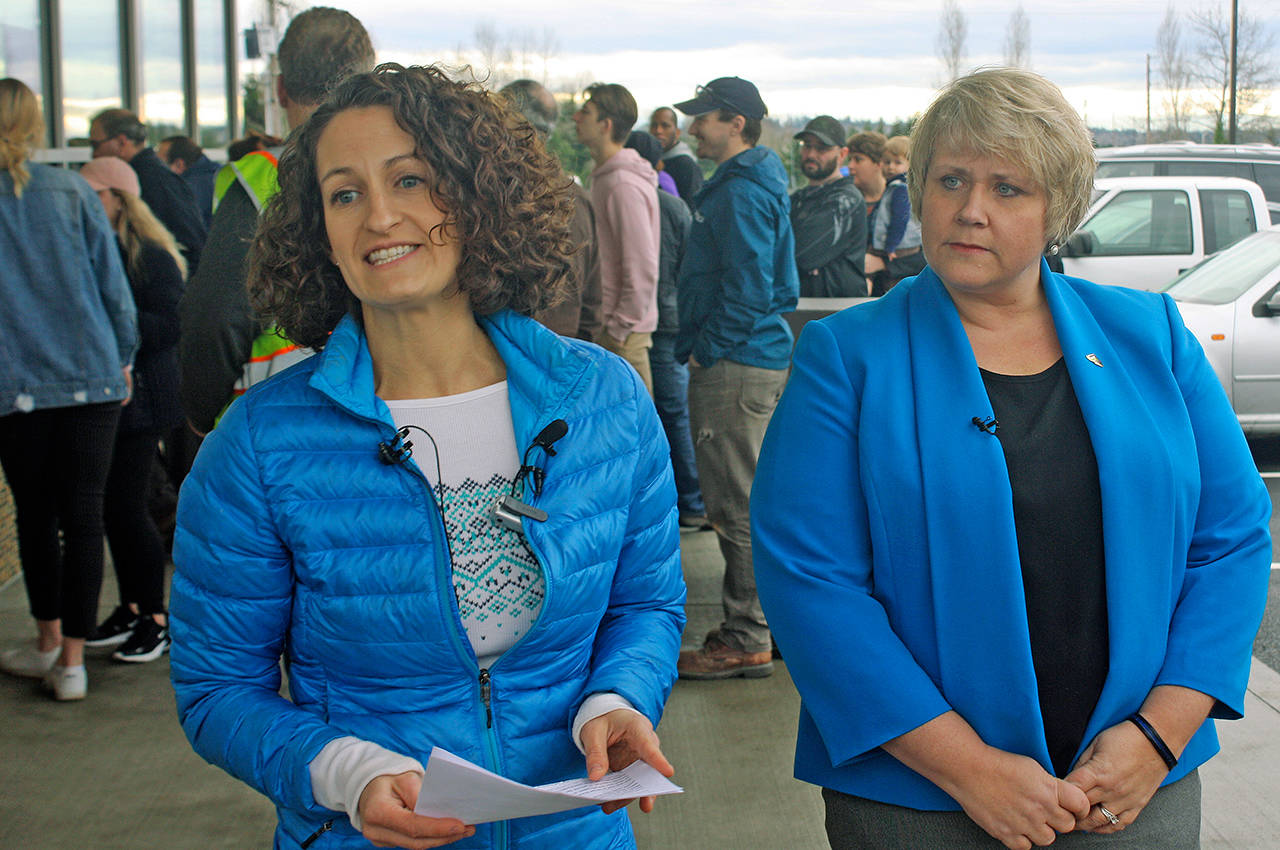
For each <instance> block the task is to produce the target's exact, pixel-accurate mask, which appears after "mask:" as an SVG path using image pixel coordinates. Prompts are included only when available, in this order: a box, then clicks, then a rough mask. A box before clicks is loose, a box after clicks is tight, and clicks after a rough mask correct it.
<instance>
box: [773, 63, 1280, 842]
mask: <svg viewBox="0 0 1280 850" xmlns="http://www.w3.org/2000/svg"><path fill="white" fill-rule="evenodd" d="M912 150H913V156H912V162H911V171H910V176H909V180H910V186H911V193H912V202H913V205H914V207H915V209H916V210H917V211H918V212H919V215H920V218H921V223H922V228H923V237H924V251H925V254H926V256H927V258H928V261H929V267H928V268H926V269H925V271H924V272H923V273H922V274H920V275H919V276H917V277H915V278H912V279H909V280H906V281H903V283H901V284H899V286H898V287H896V288H895V289H894V290H893V291H892V292H890V293H889V294H888V295H886V296H885V297H884V298H882V299H880V300H879V301H877V302H875V303H872V304H867V305H864V306H860V307H856V308H854V309H851V310H848V311H845V312H842V313H839V314H837V315H834V316H831V317H828V318H826V319H823V320H822V321H819V322H815V323H811V324H810V325H809V326H808V327H806V329H805V331H804V333H803V334H802V336H801V338H800V341H799V344H798V346H797V349H796V354H795V363H794V367H793V372H792V376H791V379H790V383H789V385H788V387H787V390H786V393H785V395H784V396H783V399H782V402H781V403H780V405H779V407H778V410H777V412H776V413H775V414H774V417H773V421H772V424H771V425H770V428H769V432H768V437H767V438H766V440H765V443H764V450H763V452H762V454H761V457H760V465H759V469H758V470H757V472H756V478H755V486H754V490H753V493H752V505H751V507H752V528H753V539H754V541H755V552H756V573H757V575H756V578H757V582H758V585H759V592H760V598H761V601H762V602H763V603H764V607H765V611H766V613H767V615H768V618H769V623H770V625H771V626H772V628H773V630H774V633H775V635H776V639H777V642H778V645H779V647H780V648H781V650H782V653H783V655H784V656H785V658H786V660H787V664H788V668H789V670H790V672H791V675H792V677H793V679H794V680H795V683H796V686H797V687H798V688H799V691H800V694H801V697H802V699H803V709H802V713H801V718H800V731H799V740H798V743H797V752H796V776H797V777H798V778H800V779H803V780H805V781H808V782H812V783H815V784H817V785H820V786H822V787H823V789H824V790H823V797H824V801H825V803H826V807H827V808H826V825H827V832H828V835H829V837H830V839H831V844H832V847H833V848H835V850H841V848H852V847H875V848H881V849H882V848H893V847H903V848H907V847H912V848H918V847H948V848H954V847H975V848H976V847H992V848H999V847H1001V846H1004V847H1009V848H1029V847H1031V846H1033V845H1034V846H1046V845H1049V844H1054V843H1056V844H1058V845H1059V846H1065V847H1091V846H1095V845H1097V846H1102V845H1105V846H1107V847H1115V846H1142V847H1162V848H1170V847H1197V846H1199V845H1198V836H1199V813H1200V788H1199V780H1198V777H1197V774H1196V768H1197V767H1198V766H1199V765H1200V764H1202V763H1203V762H1204V761H1205V760H1207V759H1208V758H1210V757H1211V756H1212V755H1213V754H1214V753H1215V752H1216V751H1217V749H1218V743H1217V738H1216V734H1215V731H1214V719H1235V718H1238V717H1240V716H1241V713H1242V711H1243V700H1244V693H1245V686H1246V683H1247V679H1248V671H1249V661H1250V652H1251V646H1252V641H1253V637H1254V635H1255V633H1256V631H1257V628H1258V624H1259V622H1260V619H1261V616H1262V611H1263V606H1264V603H1265V598H1266V592H1267V582H1268V578H1269V573H1270V569H1269V565H1270V559H1271V543H1270V537H1269V535H1268V530H1267V523H1268V518H1269V514H1270V501H1269V499H1268V496H1267V493H1266V490H1265V488H1264V487H1263V485H1262V482H1261V480H1260V478H1259V476H1258V474H1257V471H1256V469H1255V467H1254V464H1253V462H1252V459H1251V457H1250V454H1249V450H1248V447H1247V445H1246V443H1245V440H1244V438H1243V436H1242V434H1241V432H1240V429H1239V426H1238V425H1237V423H1236V420H1235V417H1234V415H1233V413H1232V411H1231V408H1230V406H1229V404H1228V402H1227V400H1226V397H1225V395H1224V393H1223V392H1222V389H1221V387H1220V386H1219V384H1218V382H1217V380H1216V378H1215V377H1214V373H1213V371H1212V369H1211V368H1210V367H1209V365H1208V363H1207V362H1206V360H1205V358H1204V355H1203V353H1202V351H1201V350H1200V347H1199V345H1198V344H1197V343H1196V341H1195V339H1194V338H1193V337H1192V336H1191V334H1190V333H1189V332H1188V331H1187V330H1186V328H1185V327H1184V326H1183V323H1182V320H1181V318H1180V317H1179V315H1178V312H1177V309H1176V307H1175V306H1174V304H1173V302H1172V301H1171V300H1170V299H1169V298H1168V296H1164V295H1155V294H1151V293H1145V292H1136V291H1132V290H1128V289H1123V288H1119V287H1103V286H1097V285H1094V284H1091V283H1088V282H1086V281H1082V280H1078V279H1074V278H1068V277H1063V276H1061V275H1057V274H1053V273H1052V272H1050V271H1049V269H1048V266H1047V265H1046V264H1045V263H1044V262H1043V260H1042V256H1041V255H1042V253H1043V251H1044V250H1045V249H1046V247H1048V248H1049V249H1052V247H1053V246H1054V245H1056V244H1059V243H1061V242H1062V241H1063V240H1064V239H1065V238H1066V236H1067V235H1069V234H1070V233H1071V231H1072V230H1073V229H1074V228H1075V226H1076V225H1077V224H1078V222H1079V221H1080V218H1081V216H1082V215H1083V213H1084V211H1085V209H1086V207H1087V205H1088V201H1089V193H1090V188H1091V186H1092V178H1093V171H1094V160H1093V151H1092V145H1091V143H1090V139H1089V135H1088V131H1087V129H1086V128H1085V126H1084V124H1083V122H1082V121H1081V120H1080V118H1079V116H1078V115H1077V114H1076V113H1075V112H1074V111H1073V110H1072V109H1071V107H1070V106H1069V105H1068V104H1067V103H1066V101H1065V99H1064V98H1063V97H1062V95H1061V93H1060V92H1059V91H1058V90H1057V88H1056V87H1054V86H1053V85H1052V84H1051V83H1049V82H1048V81H1046V80H1044V79H1043V78H1041V77H1038V76H1036V75H1034V74H1031V73H1028V72H1024V71H1017V70H1011V69H993V70H985V71H980V72H977V73H975V74H973V75H970V76H968V77H965V78H962V79H960V80H957V81H956V82H954V83H952V84H951V85H950V86H949V87H948V88H947V89H946V90H944V91H943V93H942V94H941V95H940V96H939V98H938V99H937V101H935V103H934V104H933V105H932V106H931V107H930V109H929V111H928V112H927V113H926V114H925V116H924V117H923V118H922V119H921V120H920V122H919V123H918V124H917V126H916V129H915V134H914V136H913V144H912ZM1117 833H1123V835H1118V834H1117ZM1126 841H1127V842H1129V843H1128V844H1124V842H1126Z"/></svg>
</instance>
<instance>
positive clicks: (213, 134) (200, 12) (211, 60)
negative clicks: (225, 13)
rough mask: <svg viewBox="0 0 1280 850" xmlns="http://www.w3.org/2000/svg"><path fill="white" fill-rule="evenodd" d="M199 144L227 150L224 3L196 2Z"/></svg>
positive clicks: (228, 137)
mask: <svg viewBox="0 0 1280 850" xmlns="http://www.w3.org/2000/svg"><path fill="white" fill-rule="evenodd" d="M195 24H196V25H195V31H196V120H197V121H198V122H199V124H200V127H199V132H198V134H197V136H196V144H198V145H200V146H201V147H205V148H220V147H224V146H225V145H226V144H227V143H228V142H230V141H231V139H230V136H229V133H228V132H227V79H226V67H227V66H226V45H225V40H224V39H223V37H222V36H223V30H222V0H196V20H195Z"/></svg>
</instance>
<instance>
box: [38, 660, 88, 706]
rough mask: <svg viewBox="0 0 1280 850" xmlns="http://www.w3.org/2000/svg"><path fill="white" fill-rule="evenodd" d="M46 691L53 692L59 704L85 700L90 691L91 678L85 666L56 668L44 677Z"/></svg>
mask: <svg viewBox="0 0 1280 850" xmlns="http://www.w3.org/2000/svg"><path fill="white" fill-rule="evenodd" d="M44 686H45V689H46V690H50V691H53V698H54V699H56V700H58V701H59V702H66V701H67V700H73V699H84V696H85V694H86V693H88V691H89V677H88V675H86V673H85V671H84V665H83V664H81V665H78V666H76V667H62V666H55V667H54V668H53V669H52V670H50V671H49V672H48V673H47V674H45V677H44Z"/></svg>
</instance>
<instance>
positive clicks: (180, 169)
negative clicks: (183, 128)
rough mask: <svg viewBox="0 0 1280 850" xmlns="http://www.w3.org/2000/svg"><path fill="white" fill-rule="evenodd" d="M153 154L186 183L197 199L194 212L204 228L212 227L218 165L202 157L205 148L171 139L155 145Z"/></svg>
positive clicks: (183, 138)
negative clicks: (197, 212)
mask: <svg viewBox="0 0 1280 850" xmlns="http://www.w3.org/2000/svg"><path fill="white" fill-rule="evenodd" d="M156 153H158V154H159V155H160V158H161V159H162V160H164V162H165V164H166V165H168V166H169V170H170V171H172V172H173V173H174V174H176V175H178V176H179V177H181V178H182V179H183V180H185V181H186V183H187V185H188V186H190V187H191V192H192V194H194V195H195V196H196V208H197V209H199V210H200V214H201V215H202V216H204V226H205V227H206V228H207V227H209V225H210V224H212V223H213V181H214V180H215V179H216V178H217V176H218V168H219V166H218V163H216V162H214V161H213V160H211V159H209V157H208V156H206V155H205V152H204V148H202V147H200V146H199V145H197V144H196V143H195V142H194V141H193V140H192V139H191V138H190V137H189V136H170V137H169V138H167V139H163V140H161V142H160V144H158V145H156Z"/></svg>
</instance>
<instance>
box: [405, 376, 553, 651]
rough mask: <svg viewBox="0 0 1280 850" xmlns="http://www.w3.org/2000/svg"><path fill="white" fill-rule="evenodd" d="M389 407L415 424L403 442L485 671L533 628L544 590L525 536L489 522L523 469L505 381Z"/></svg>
mask: <svg viewBox="0 0 1280 850" xmlns="http://www.w3.org/2000/svg"><path fill="white" fill-rule="evenodd" d="M386 404H387V407H388V408H390V410H391V416H392V418H393V419H394V420H395V423H396V427H397V428H404V427H406V426H410V425H412V426H416V427H415V428H411V429H410V431H409V436H408V437H406V438H405V439H406V440H408V441H409V442H412V443H413V460H414V462H416V463H417V465H418V468H419V469H420V470H422V474H423V475H425V476H426V477H427V481H428V482H430V484H431V488H432V492H433V494H434V495H435V499H436V503H437V504H439V505H441V508H442V512H443V514H444V525H445V534H446V536H447V537H448V538H449V552H450V556H451V559H452V562H453V590H454V594H455V596H456V597H457V600H458V613H459V614H460V615H461V617H462V626H463V628H464V629H466V632H467V638H468V639H469V640H470V642H471V648H472V649H474V650H475V653H476V659H477V661H478V662H479V664H480V667H481V668H482V669H483V668H487V667H489V666H490V665H491V664H493V662H494V661H497V659H498V656H500V655H501V654H502V653H504V652H506V651H507V650H508V649H510V648H511V647H512V646H514V645H515V643H516V642H517V641H518V640H519V639H520V638H521V637H523V636H524V635H525V634H526V633H527V632H528V631H529V629H530V628H531V627H532V626H533V623H534V621H535V620H536V619H537V618H538V614H539V613H541V611H542V598H543V596H544V595H545V593H546V587H547V585H546V579H545V577H544V576H543V575H542V569H541V567H540V566H539V565H538V561H537V559H536V558H534V556H533V553H532V552H531V551H530V550H529V544H528V541H527V540H526V539H525V536H524V535H523V534H521V533H520V532H518V531H513V530H511V529H510V528H507V527H506V526H504V525H502V524H501V523H500V522H498V521H497V520H496V519H494V517H493V506H494V503H495V502H497V501H498V499H500V498H502V497H503V496H504V495H506V494H508V493H510V492H511V485H512V482H513V481H514V480H515V477H516V473H517V472H518V471H519V469H520V453H519V447H517V446H516V438H515V430H514V428H513V426H512V424H511V402H510V399H509V398H508V396H507V382H506V381H502V382H501V383H497V384H493V385H491V386H488V387H481V388H480V389H478V390H472V391H471V392H467V393H461V394H459V395H451V396H442V397H440V398H428V399H413V400H405V401H388V402H387V403H386ZM418 428H422V429H423V430H425V431H426V432H427V433H428V434H430V435H431V438H428V437H427V435H426V434H423V433H422V431H419V430H417V429H418ZM433 439H434V441H435V451H433V449H432V440H433ZM437 451H438V453H439V469H437V467H436V455H437Z"/></svg>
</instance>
